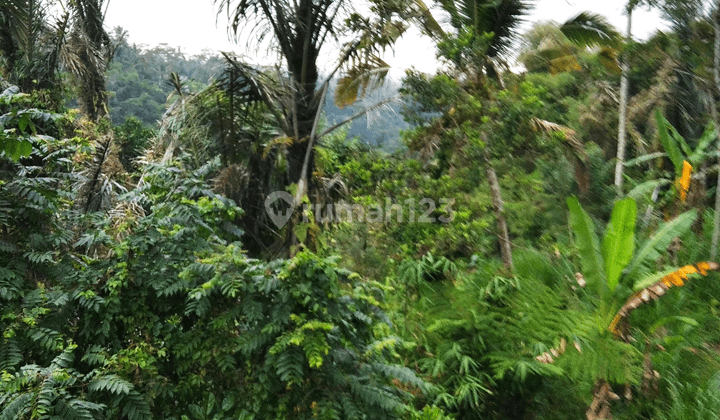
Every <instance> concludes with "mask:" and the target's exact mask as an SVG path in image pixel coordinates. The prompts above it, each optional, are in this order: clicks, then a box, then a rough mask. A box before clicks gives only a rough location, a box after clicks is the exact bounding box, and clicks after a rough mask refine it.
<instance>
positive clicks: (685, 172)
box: [675, 160, 693, 203]
mask: <svg viewBox="0 0 720 420" xmlns="http://www.w3.org/2000/svg"><path fill="white" fill-rule="evenodd" d="M692 170H693V167H692V165H690V163H689V162H688V161H687V160H683V169H682V175H681V176H680V178H678V179H677V181H675V187H676V188H677V189H678V191H679V192H680V201H682V202H683V203H684V202H685V200H687V193H688V190H689V189H690V175H691V174H692Z"/></svg>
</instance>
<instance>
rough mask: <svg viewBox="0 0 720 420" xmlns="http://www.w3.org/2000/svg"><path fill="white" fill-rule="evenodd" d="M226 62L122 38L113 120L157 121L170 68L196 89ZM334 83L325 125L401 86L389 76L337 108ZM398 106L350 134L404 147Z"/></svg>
mask: <svg viewBox="0 0 720 420" xmlns="http://www.w3.org/2000/svg"><path fill="white" fill-rule="evenodd" d="M224 65H225V59H224V58H223V57H222V56H220V55H217V54H214V53H211V52H207V53H204V54H201V55H193V56H187V55H185V54H183V53H182V52H180V50H179V49H178V48H174V47H170V46H168V45H164V44H163V45H160V46H156V47H153V48H150V49H148V48H142V47H139V46H137V45H129V44H128V43H126V42H122V43H121V44H120V46H119V47H118V50H117V53H116V55H115V59H114V61H113V62H112V64H111V66H110V69H109V70H108V91H109V92H110V117H111V119H112V121H113V122H114V123H115V124H121V123H123V122H124V121H125V119H126V118H128V117H130V116H135V117H137V118H139V119H140V120H141V121H142V122H143V123H145V124H147V125H155V124H157V122H158V121H159V120H160V119H161V118H162V115H163V113H164V112H165V109H166V101H167V97H168V95H169V94H170V92H171V90H172V87H171V86H170V85H169V84H168V83H167V82H166V81H167V80H168V78H169V76H170V73H171V72H177V73H178V74H179V76H180V77H181V78H182V79H183V80H187V82H188V87H189V88H190V90H191V91H198V90H200V89H202V88H203V87H205V86H207V85H208V84H209V83H211V82H212V80H214V78H215V77H217V76H218V75H219V74H220V73H221V71H222V69H223V67H224ZM336 85H337V80H333V81H332V82H331V84H330V88H329V90H328V94H327V98H326V100H325V105H324V109H323V111H324V113H325V116H326V118H327V122H328V125H333V124H336V123H339V122H341V121H344V120H345V119H347V118H349V117H351V116H352V115H354V114H356V113H358V112H360V111H361V110H362V109H364V108H365V107H368V106H372V105H373V104H376V103H378V102H380V101H382V100H384V99H386V98H388V97H393V96H396V95H397V92H398V89H399V88H400V83H399V82H398V81H395V80H391V79H388V80H387V81H386V83H385V84H384V86H383V87H382V88H380V89H377V90H375V91H372V92H370V93H369V94H368V95H366V97H364V98H362V99H361V100H360V101H358V102H357V103H356V104H355V105H353V106H349V107H345V108H343V109H340V108H338V107H337V106H335V103H334V100H333V98H334V96H335V95H334V94H335V87H336ZM401 108H402V104H401V103H400V100H399V98H396V99H395V100H394V101H391V102H389V103H387V104H385V105H383V106H382V107H380V108H378V109H375V110H373V111H370V112H369V113H368V114H367V115H363V116H362V117H359V118H357V119H355V120H354V121H352V122H351V123H350V130H349V133H348V136H349V137H351V138H353V137H358V138H359V140H360V141H362V142H364V143H366V144H369V145H375V146H377V147H379V148H382V149H383V150H387V151H392V150H396V149H398V148H401V147H403V145H402V142H401V141H400V130H403V129H406V128H408V124H407V123H406V122H405V121H404V120H403V118H402V115H400V110H401Z"/></svg>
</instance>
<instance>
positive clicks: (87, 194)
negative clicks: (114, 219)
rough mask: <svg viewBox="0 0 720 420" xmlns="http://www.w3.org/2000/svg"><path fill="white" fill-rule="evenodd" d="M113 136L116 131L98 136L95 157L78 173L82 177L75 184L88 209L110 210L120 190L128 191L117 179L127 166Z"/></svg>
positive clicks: (81, 204)
mask: <svg viewBox="0 0 720 420" xmlns="http://www.w3.org/2000/svg"><path fill="white" fill-rule="evenodd" d="M113 140H114V136H113V134H112V131H110V132H109V133H107V134H105V135H104V136H102V137H101V138H99V139H97V140H96V141H95V142H94V143H95V153H94V155H93V159H92V161H91V162H88V163H87V165H86V167H85V169H84V170H82V171H80V172H79V173H78V181H77V182H76V183H75V186H74V189H75V191H77V198H76V205H77V206H78V207H79V208H81V209H82V210H83V212H85V213H89V212H94V211H101V210H109V209H110V208H111V207H112V206H113V203H114V200H115V197H116V196H117V195H118V192H125V191H126V189H125V187H123V186H122V185H120V183H118V182H117V181H116V180H115V179H116V178H117V177H118V175H120V174H121V173H124V172H125V169H124V168H123V166H122V163H120V159H119V158H118V149H117V146H116V145H115V144H114V142H113Z"/></svg>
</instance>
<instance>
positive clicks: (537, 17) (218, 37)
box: [105, 0, 666, 72]
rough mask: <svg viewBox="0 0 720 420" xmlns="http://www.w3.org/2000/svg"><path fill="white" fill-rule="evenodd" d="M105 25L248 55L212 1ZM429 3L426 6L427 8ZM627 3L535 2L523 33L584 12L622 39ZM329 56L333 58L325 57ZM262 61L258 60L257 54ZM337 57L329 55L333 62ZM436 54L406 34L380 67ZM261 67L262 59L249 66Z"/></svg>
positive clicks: (416, 63)
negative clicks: (234, 40) (613, 29)
mask: <svg viewBox="0 0 720 420" xmlns="http://www.w3.org/2000/svg"><path fill="white" fill-rule="evenodd" d="M109 1H110V3H109V7H108V12H107V15H106V19H105V24H106V26H107V27H108V29H112V28H114V27H116V26H121V27H123V28H124V29H125V30H127V31H128V33H129V42H130V43H131V44H132V43H135V44H146V45H148V46H151V47H152V46H155V45H158V44H161V43H165V44H168V45H170V46H174V47H175V46H177V47H180V48H181V50H182V51H183V52H185V53H189V54H196V53H198V52H200V51H201V50H203V49H206V48H207V49H212V50H217V51H233V52H235V53H238V54H251V55H252V54H254V53H253V51H248V49H247V47H246V42H245V43H243V44H242V45H238V44H232V43H230V42H229V41H228V37H227V29H226V28H227V19H226V17H225V15H221V16H219V17H218V16H217V14H216V9H215V6H214V5H213V2H212V0H109ZM431 3H432V1H429V0H426V4H428V5H429V4H431ZM625 4H627V0H601V1H597V0H539V1H537V2H536V6H535V8H534V9H533V10H532V11H531V12H530V14H529V16H528V22H526V24H525V25H524V29H523V31H524V30H525V29H527V28H530V26H531V25H532V22H538V21H546V20H555V21H557V22H562V21H565V20H567V19H568V18H570V17H573V16H575V15H577V14H578V13H580V12H582V11H585V10H588V11H591V12H595V13H599V14H601V15H603V16H605V17H606V18H607V19H608V20H609V21H610V23H612V24H613V25H615V27H616V28H617V29H618V30H619V31H620V32H622V33H624V32H625V27H626V24H627V18H626V16H625V15H624V14H623V7H624V5H625ZM665 28H666V26H665V24H664V23H663V22H662V21H661V19H660V15H659V13H658V12H657V11H648V10H646V9H640V10H636V11H635V12H634V13H633V35H634V37H635V38H636V39H646V38H647V37H649V36H650V35H652V34H653V33H654V32H655V31H656V30H658V29H665ZM328 54H332V53H331V52H328ZM261 55H262V54H261ZM335 56H337V54H334V55H330V56H329V57H335ZM434 57H435V51H434V49H433V47H432V44H431V42H430V40H429V39H427V38H426V37H423V36H421V35H420V34H419V32H417V31H409V32H408V33H407V34H406V35H405V36H404V37H403V38H402V39H401V40H400V42H399V43H398V44H397V45H396V47H395V51H394V54H393V53H392V52H388V53H387V54H386V56H385V57H384V58H385V61H386V62H388V63H389V64H390V65H391V66H392V67H393V68H395V69H397V70H403V69H406V68H410V67H415V68H417V69H418V70H421V71H426V72H433V71H434V68H435V66H436V62H435V60H434ZM256 60H257V61H266V60H267V59H265V60H263V59H262V58H256V59H253V61H256Z"/></svg>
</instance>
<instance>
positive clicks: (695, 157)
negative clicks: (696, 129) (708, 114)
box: [688, 123, 717, 166]
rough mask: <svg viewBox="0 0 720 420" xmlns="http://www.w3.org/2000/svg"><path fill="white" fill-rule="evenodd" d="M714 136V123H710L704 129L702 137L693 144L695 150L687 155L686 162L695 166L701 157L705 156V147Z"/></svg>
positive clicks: (715, 136)
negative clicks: (695, 144)
mask: <svg viewBox="0 0 720 420" xmlns="http://www.w3.org/2000/svg"><path fill="white" fill-rule="evenodd" d="M716 138H717V131H716V130H715V125H714V124H713V123H710V124H709V125H708V126H707V128H706V129H705V132H704V133H703V135H702V137H700V139H699V140H698V142H697V146H695V151H694V152H693V153H692V154H690V155H689V156H688V162H690V163H691V164H692V165H693V166H697V165H698V164H699V163H700V162H702V160H703V158H704V157H707V155H706V154H705V149H707V148H708V146H710V145H711V144H712V143H713V142H714V141H715V139H716Z"/></svg>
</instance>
